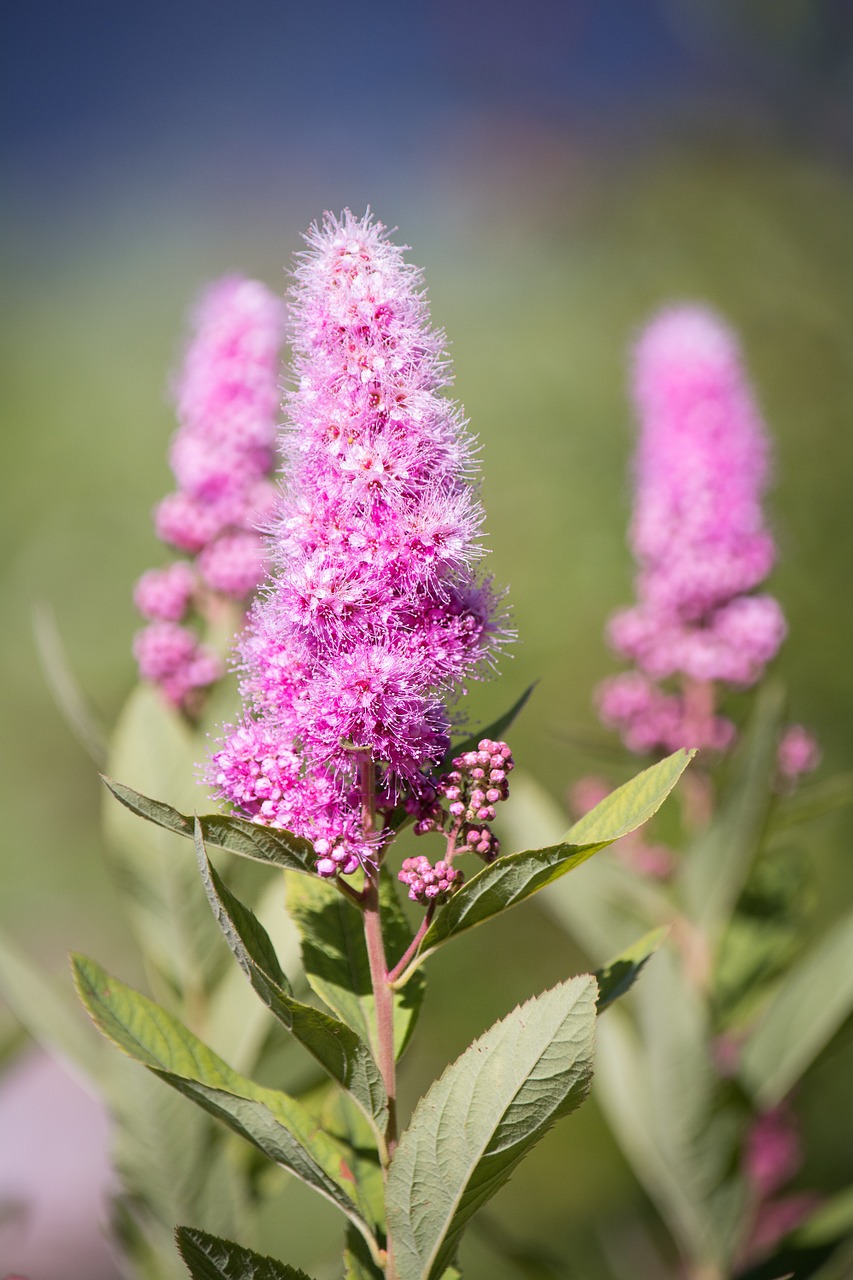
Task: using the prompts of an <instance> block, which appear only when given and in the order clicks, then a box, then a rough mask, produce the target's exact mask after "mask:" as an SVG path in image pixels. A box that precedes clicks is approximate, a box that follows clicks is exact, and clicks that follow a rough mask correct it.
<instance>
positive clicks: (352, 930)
mask: <svg viewBox="0 0 853 1280" xmlns="http://www.w3.org/2000/svg"><path fill="white" fill-rule="evenodd" d="M379 895H380V910H381V916H382V932H383V937H384V939H385V947H386V952H387V955H388V963H389V965H392V964H393V963H394V960H395V959H396V957H397V956H399V955H401V954H402V953H403V952H404V951H405V949H406V947H407V946H408V944H409V942H410V941H411V936H410V932H409V929H408V926H407V925H406V922H405V917H404V916H403V913H402V910H401V908H400V906H399V900H398V898H397V894H396V889H395V886H394V882H393V880H392V879H391V877H390V875H389V874H388V873H387V872H385V871H384V870H383V875H382V878H381V880H380V886H379ZM287 906H288V910H289V911H290V913H291V915H292V916H293V918H294V920H295V921H296V924H297V927H298V928H299V931H300V933H301V934H302V963H303V965H304V966H305V973H306V976H307V978H308V981H309V983H310V984H311V986H312V987H313V989H314V991H316V993H317V995H318V996H319V997H320V998H321V1000H324V1001H325V1003H326V1004H327V1005H328V1006H329V1008H330V1009H332V1010H333V1011H334V1012H335V1013H336V1014H337V1015H338V1017H339V1018H342V1019H343V1021H344V1022H345V1023H346V1024H347V1026H349V1027H351V1028H352V1030H353V1031H355V1033H356V1035H358V1036H359V1037H360V1039H362V1040H364V1041H366V1042H367V1043H368V1044H369V1045H370V1046H371V1048H372V1049H373V1052H374V1055H375V1054H376V1052H377V1046H376V1012H375V1004H374V999H373V988H372V985H371V981H370V964H369V961H368V958H367V945H366V943H365V940H364V923H363V919H362V914H361V912H360V911H359V909H358V907H356V906H355V905H354V904H353V903H352V902H350V901H349V900H348V899H347V898H345V897H344V896H343V894H341V893H340V892H339V890H338V889H336V888H335V886H334V885H333V884H330V883H329V882H328V881H326V880H321V879H320V877H319V876H316V875H315V876H312V877H311V878H310V879H308V878H307V877H296V876H288V877H287ZM423 997H424V983H423V981H420V982H418V983H416V984H415V985H414V986H412V984H411V983H410V984H408V985H407V986H406V987H405V988H404V989H403V990H402V991H398V992H395V993H394V1045H395V1050H396V1053H397V1056H398V1057H399V1056H400V1054H401V1053H402V1052H403V1049H404V1048H405V1046H406V1044H407V1043H408V1040H409V1037H410V1035H411V1033H412V1029H413V1027H414V1023H415V1020H416V1018H417V1016H418V1013H419V1011H420V1007H421V1004H422V1003H423Z"/></svg>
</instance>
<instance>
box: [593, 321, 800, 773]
mask: <svg viewBox="0 0 853 1280" xmlns="http://www.w3.org/2000/svg"><path fill="white" fill-rule="evenodd" d="M633 394H634V399H635V403H636V407H637V412H638V417H639V438H638V442H637V450H636V456H635V462H634V481H635V498H634V514H633V519H632V522H631V529H630V541H631V547H632V550H633V552H634V556H635V559H636V561H637V566H638V572H637V579H636V590H637V602H636V604H635V605H633V606H631V607H630V608H628V609H623V610H621V611H620V612H619V613H617V614H616V615H615V616H614V617H613V618H612V619H611V621H610V624H609V627H608V639H609V640H610V643H611V645H612V646H613V648H614V649H615V650H616V651H617V652H618V653H619V654H620V655H621V656H622V657H623V658H626V659H627V660H628V661H630V662H632V663H634V664H635V666H636V667H637V669H638V670H637V671H636V672H635V673H633V676H629V674H626V675H625V676H622V677H617V678H616V680H615V681H607V682H605V684H604V685H603V686H602V688H601V690H600V692H599V695H598V698H599V713H600V715H601V718H602V720H603V721H604V723H605V724H607V725H608V726H609V727H612V728H615V729H617V730H618V731H619V732H620V734H621V735H622V738H623V741H624V742H625V745H626V746H627V747H628V748H629V750H632V751H636V752H640V753H646V752H649V751H658V750H668V751H671V750H674V749H675V747H676V746H688V747H706V748H710V749H711V750H714V751H725V750H727V749H728V747H729V746H730V745H731V743H732V741H733V740H734V737H735V733H734V726H733V725H731V724H730V722H729V721H727V720H725V719H723V718H721V717H719V716H717V715H715V714H714V693H715V690H714V686H715V685H717V684H721V685H728V686H731V687H734V688H748V687H749V686H750V685H753V684H755V683H756V681H757V680H759V679H760V678H761V677H762V675H763V674H764V671H765V669H766V667H767V664H768V663H769V662H770V661H771V660H772V659H773V658H774V657H775V655H776V653H777V652H778V650H779V647H780V645H781V644H782V641H783V640H784V638H785V632H786V625H785V619H784V616H783V614H782V611H781V609H780V608H779V605H778V604H777V602H776V601H775V600H774V599H772V598H771V597H770V596H768V595H763V594H762V595H759V594H752V593H753V591H754V588H755V587H757V586H758V585H759V583H761V582H762V581H763V579H764V578H765V577H766V576H767V574H768V573H769V571H770V569H771V568H772V565H773V561H774V559H775V547H774V544H773V540H772V538H771V536H770V534H769V532H768V530H767V528H766V527H765V523H764V516H763V512H762V499H763V496H764V491H765V489H766V487H767V481H768V473H769V461H768V455H769V448H768V443H767V438H766V433H765V429H764V425H763V423H762V421H761V417H760V414H759V411H758V408H757V406H756V404H755V401H754V398H753V395H752V392H751V390H750V387H749V385H748V383H747V380H746V377H745V375H744V372H743V368H742V363H741V354H740V349H739V346H738V343H737V340H736V338H735V336H734V334H733V333H732V332H731V330H730V329H729V328H728V327H727V326H726V325H725V324H724V323H723V322H722V320H720V319H719V318H718V317H717V316H715V315H714V313H713V312H712V311H710V310H708V309H707V308H705V307H701V306H695V305H685V306H680V307H673V308H672V309H670V310H667V311H664V312H662V313H661V314H660V315H659V316H658V317H657V318H656V319H654V320H653V321H652V323H651V324H650V325H649V326H648V327H647V329H646V330H645V332H644V333H643V334H642V336H641V338H640V340H639V342H638V343H637V347H636V351H635V358H634V371H633ZM667 680H676V681H678V683H679V685H680V688H677V689H674V690H672V691H671V692H667V691H665V689H661V688H659V686H658V682H661V681H667ZM644 681H645V683H644ZM690 688H692V689H693V690H694V691H697V690H698V691H700V700H704V703H705V707H704V710H703V712H702V714H701V715H697V713H696V699H695V697H691V696H690V695H689V693H688V690H689V689H690ZM703 689H704V691H705V692H704V693H701V690H703ZM630 698H633V699H634V702H633V704H632V705H630V706H629V701H630ZM638 698H641V699H642V700H643V702H644V705H640V702H639V701H637V699H638ZM688 704H690V705H688Z"/></svg>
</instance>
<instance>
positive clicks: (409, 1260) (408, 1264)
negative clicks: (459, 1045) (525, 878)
mask: <svg viewBox="0 0 853 1280" xmlns="http://www.w3.org/2000/svg"><path fill="white" fill-rule="evenodd" d="M597 995H598V988H597V986H596V983H595V979H594V978H592V977H589V976H585V977H582V978H572V979H571V980H570V981H569V982H564V983H561V984H560V986H557V987H554V988H553V990H551V991H546V992H544V994H543V995H541V996H538V997H537V998H535V999H533V1000H528V1001H527V1003H526V1004H524V1005H522V1006H520V1007H519V1008H517V1009H515V1010H513V1012H512V1013H510V1014H509V1015H508V1016H507V1017H506V1018H504V1019H503V1021H502V1022H498V1023H496V1024H495V1025H494V1026H493V1027H491V1028H490V1030H489V1031H487V1032H486V1033H485V1035H483V1036H481V1037H480V1038H479V1039H478V1040H475V1041H474V1043H473V1044H472V1045H471V1046H470V1048H469V1049H467V1050H466V1052H465V1053H463V1055H462V1056H461V1058H459V1059H457V1061H456V1062H455V1063H454V1064H453V1065H452V1066H451V1067H449V1068H448V1069H447V1071H445V1073H444V1075H443V1076H442V1077H441V1079H440V1080H438V1081H436V1083H435V1084H434V1085H433V1086H432V1088H431V1089H430V1090H429V1092H428V1093H427V1094H426V1096H425V1097H424V1098H423V1099H422V1100H421V1102H420V1103H419V1104H418V1106H417V1108H416V1110H415V1114H414V1116H413V1117H412V1122H411V1124H410V1126H409V1128H408V1129H407V1130H406V1132H405V1133H404V1134H403V1136H402V1138H401V1139H400V1145H399V1146H398V1148H397V1151H396V1153H395V1155H394V1159H393V1160H392V1162H391V1168H390V1172H389V1175H388V1186H387V1197H386V1199H387V1212H388V1229H389V1239H390V1246H389V1247H391V1248H393V1255H394V1265H395V1267H396V1272H397V1275H398V1276H399V1280H437V1277H439V1276H442V1275H443V1274H444V1272H445V1270H446V1269H447V1268H448V1266H450V1264H451V1263H452V1261H453V1258H454V1255H455V1252H456V1248H457V1245H458V1242H459V1239H460V1237H461V1235H462V1231H463V1229H464V1227H465V1225H466V1224H467V1222H468V1220H469V1218H470V1217H471V1216H472V1214H474V1213H475V1212H476V1210H477V1209H479V1208H480V1206H481V1205H482V1204H484V1203H485V1201H486V1200H488V1199H489V1198H490V1197H491V1196H493V1195H494V1194H495V1192H496V1191H498V1190H499V1189H500V1188H501V1187H502V1186H503V1185H504V1183H505V1182H506V1181H507V1179H508V1178H509V1176H510V1174H511V1173H512V1171H513V1169H514V1168H515V1167H516V1165H517V1164H518V1163H519V1161H520V1160H521V1159H522V1158H523V1157H524V1156H525V1155H527V1153H528V1151H530V1150H531V1149H532V1147H533V1146H534V1145H535V1144H536V1143H537V1142H538V1141H539V1139H540V1138H541V1137H542V1136H543V1135H544V1134H545V1133H546V1132H547V1130H548V1129H549V1128H550V1127H551V1125H552V1124H553V1123H554V1121H555V1120H557V1119H559V1118H560V1117H561V1116H564V1115H568V1114H569V1112H571V1111H573V1110H574V1109H575V1108H576V1107H577V1106H579V1105H580V1103H581V1102H582V1101H583V1099H584V1098H585V1096H586V1094H587V1091H588V1088H589V1083H590V1080H591V1077H592V1051H593V1039H594V1032H595V1021H596V1015H595V1002H596V998H597Z"/></svg>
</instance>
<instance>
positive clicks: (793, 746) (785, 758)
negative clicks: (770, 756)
mask: <svg viewBox="0 0 853 1280" xmlns="http://www.w3.org/2000/svg"><path fill="white" fill-rule="evenodd" d="M820 755H821V752H820V747H819V745H818V741H817V738H816V737H815V736H814V734H813V733H812V732H811V730H810V729H807V728H806V727H805V725H802V724H792V725H789V727H788V728H787V729H786V730H785V732H784V733H783V735H782V740H781V742H780V743H779V755H778V766H779V772H780V773H781V775H782V777H783V778H784V779H785V780H786V781H787V782H796V780H797V779H798V778H799V777H800V776H801V774H804V773H812V772H813V771H814V770H815V769H816V768H817V767H818V765H819V764H820Z"/></svg>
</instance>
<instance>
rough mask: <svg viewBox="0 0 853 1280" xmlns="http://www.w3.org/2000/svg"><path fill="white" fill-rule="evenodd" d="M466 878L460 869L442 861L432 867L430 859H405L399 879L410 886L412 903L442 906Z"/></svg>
mask: <svg viewBox="0 0 853 1280" xmlns="http://www.w3.org/2000/svg"><path fill="white" fill-rule="evenodd" d="M464 878H465V877H464V876H463V874H462V872H461V871H460V870H459V868H458V867H454V866H452V865H451V863H449V862H446V861H444V860H443V859H442V860H440V861H439V862H437V863H436V864H435V866H433V865H432V863H431V862H430V860H429V858H424V857H417V858H404V859H403V865H402V868H401V869H400V871H399V872H398V875H397V879H398V880H401V881H402V882H403V884H407V885H408V886H409V897H410V898H411V900H412V902H419V903H421V905H422V906H429V904H430V903H432V904H433V905H434V906H437V907H438V906H441V904H442V903H443V902H446V901H447V899H448V898H449V897H450V895H451V894H452V893H453V892H454V890H456V889H458V888H460V887H461V885H462V883H463V880H464Z"/></svg>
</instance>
